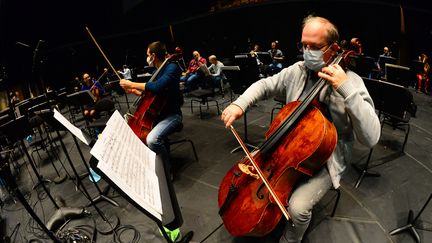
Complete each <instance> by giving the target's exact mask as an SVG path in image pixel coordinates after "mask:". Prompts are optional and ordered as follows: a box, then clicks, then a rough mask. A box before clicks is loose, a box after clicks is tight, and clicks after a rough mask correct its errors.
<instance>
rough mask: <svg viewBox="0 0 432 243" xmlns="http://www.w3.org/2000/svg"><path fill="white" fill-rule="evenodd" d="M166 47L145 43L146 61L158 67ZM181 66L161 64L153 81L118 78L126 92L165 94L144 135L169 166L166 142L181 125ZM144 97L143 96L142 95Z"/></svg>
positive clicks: (152, 148)
mask: <svg viewBox="0 0 432 243" xmlns="http://www.w3.org/2000/svg"><path fill="white" fill-rule="evenodd" d="M166 53H167V50H166V47H165V44H163V43H162V42H160V41H156V42H153V43H151V44H150V45H148V48H147V63H148V65H149V66H154V67H155V68H159V67H160V66H161V65H162V63H163V62H164V61H165V58H166ZM180 73H181V71H180V68H179V66H178V65H177V64H176V63H174V62H169V63H166V64H165V65H164V67H163V68H162V70H161V71H160V73H159V74H158V76H157V77H156V78H155V79H154V80H153V82H148V83H137V82H132V81H130V80H126V79H121V80H120V86H121V87H122V88H123V89H124V90H125V91H126V92H129V93H134V94H136V95H141V94H142V92H143V91H144V90H146V91H149V92H151V93H153V94H155V95H161V94H163V95H164V96H165V97H166V99H167V100H166V101H165V106H164V108H163V110H162V111H161V112H160V115H159V117H157V118H156V121H154V123H153V125H154V126H153V128H152V130H151V131H150V133H149V134H148V135H147V141H146V143H147V146H148V147H149V148H150V149H151V150H153V151H154V152H156V153H157V154H160V155H161V156H162V159H163V160H164V162H165V164H166V165H167V166H169V163H167V162H168V160H169V156H168V147H167V144H166V141H167V138H168V136H169V135H170V134H172V133H174V132H176V131H177V130H178V129H179V128H180V127H181V125H182V112H181V109H180V107H181V105H182V102H181V101H182V96H181V93H180V89H179V79H180ZM144 99H145V96H144Z"/></svg>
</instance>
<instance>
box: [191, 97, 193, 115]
mask: <svg viewBox="0 0 432 243" xmlns="http://www.w3.org/2000/svg"><path fill="white" fill-rule="evenodd" d="M191 113H192V114H193V99H191Z"/></svg>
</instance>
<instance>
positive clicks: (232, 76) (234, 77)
mask: <svg viewBox="0 0 432 243" xmlns="http://www.w3.org/2000/svg"><path fill="white" fill-rule="evenodd" d="M227 63H230V62H227ZM224 65H226V66H224V67H222V68H221V69H222V71H223V72H224V74H225V77H226V82H227V83H229V85H230V100H231V102H232V101H233V90H232V88H231V85H233V84H235V83H236V82H239V80H240V79H241V77H240V67H239V66H228V65H227V64H225V62H224Z"/></svg>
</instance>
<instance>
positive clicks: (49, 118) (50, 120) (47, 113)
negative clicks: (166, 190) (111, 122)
mask: <svg viewBox="0 0 432 243" xmlns="http://www.w3.org/2000/svg"><path fill="white" fill-rule="evenodd" d="M38 115H40V116H41V117H42V119H44V121H45V122H46V123H47V124H48V125H49V126H50V127H51V128H52V129H53V130H55V132H56V134H57V137H58V139H59V140H60V144H61V147H62V149H63V152H64V153H65V155H66V158H67V160H68V162H69V164H70V166H71V168H72V170H73V171H74V172H76V169H75V166H74V165H73V163H72V160H71V159H70V156H69V153H68V151H67V149H66V146H65V145H64V143H63V139H62V137H61V136H60V131H68V132H70V131H69V130H68V129H67V128H66V127H65V126H64V125H63V124H61V123H60V122H59V121H58V120H56V119H55V118H54V112H53V111H52V110H42V111H40V112H39V114H38ZM82 132H83V134H84V135H85V137H86V140H87V143H88V144H90V145H91V144H94V141H93V139H92V138H91V136H90V135H88V134H87V133H85V132H84V131H82ZM70 133H71V135H72V138H73V140H74V143H75V146H76V148H77V150H78V153H79V155H80V157H81V160H82V162H83V164H84V167H85V168H86V170H87V173H85V176H87V175H88V174H89V175H90V177H91V179H92V180H91V181H92V182H93V184H94V185H95V187H96V190H97V191H98V193H99V195H98V196H96V197H95V198H93V199H92V198H91V197H88V199H89V201H90V202H89V204H88V205H87V206H89V205H90V204H95V203H97V202H100V201H102V200H105V201H107V202H108V203H110V204H112V205H114V206H116V207H118V206H119V204H118V203H117V202H116V201H115V200H113V199H111V198H109V197H108V196H106V195H104V193H102V190H101V189H100V187H99V185H98V184H97V182H96V180H95V178H94V177H93V174H92V173H91V172H90V168H89V166H88V165H87V162H86V159H85V158H84V155H83V152H82V150H81V147H80V146H79V144H78V141H77V139H76V137H75V136H74V134H73V133H72V132H70ZM74 174H75V177H76V178H77V184H76V186H77V188H78V187H79V186H80V185H81V186H82V187H84V184H83V183H82V177H83V175H78V174H77V173H74ZM106 191H107V190H106Z"/></svg>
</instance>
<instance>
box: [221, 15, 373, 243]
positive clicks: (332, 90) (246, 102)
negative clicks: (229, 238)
mask: <svg viewBox="0 0 432 243" xmlns="http://www.w3.org/2000/svg"><path fill="white" fill-rule="evenodd" d="M338 38H339V34H338V30H337V29H336V27H335V26H334V25H333V24H332V23H331V22H330V21H329V20H327V19H325V18H321V17H313V16H308V17H306V18H305V19H304V21H303V31H302V37H301V44H302V46H303V58H304V61H299V62H296V63H294V64H293V65H291V66H289V67H287V68H284V69H283V70H282V71H281V72H279V73H278V74H275V75H273V76H272V77H268V78H265V79H261V80H259V81H257V82H255V83H254V84H252V85H251V86H250V87H249V88H248V89H247V90H246V91H245V92H244V93H243V95H241V96H240V97H239V98H238V99H237V100H236V101H234V102H233V103H232V104H231V105H229V106H228V107H227V108H226V109H225V110H224V111H223V112H222V115H221V119H222V120H223V122H224V123H225V126H227V127H228V126H230V125H231V124H232V123H233V122H234V121H235V120H237V119H239V118H240V117H241V116H243V115H244V113H245V111H246V109H247V108H248V107H250V106H251V105H253V104H254V103H255V102H257V101H258V100H260V99H264V98H266V97H270V96H271V95H275V94H278V93H280V92H282V91H284V92H285V94H286V102H287V103H289V102H293V101H297V100H302V99H303V97H304V96H305V94H307V93H308V92H309V91H310V90H311V88H312V86H313V85H314V84H315V83H316V82H317V81H318V80H319V78H323V79H325V80H326V81H327V84H326V85H325V86H324V88H323V89H322V90H321V91H320V93H319V94H318V95H317V98H318V100H319V101H320V102H322V103H324V104H325V105H326V106H327V107H328V112H329V115H328V116H329V118H330V119H331V120H332V121H333V123H334V125H335V127H336V130H337V135H338V136H337V137H338V141H337V145H336V149H335V150H334V151H333V154H332V155H331V156H330V158H328V160H327V164H326V165H324V166H323V167H322V168H321V169H320V170H318V171H317V172H316V173H315V174H314V175H313V176H312V177H307V176H306V175H305V176H304V177H303V179H302V180H300V181H299V182H298V183H297V184H296V185H295V188H294V189H293V193H292V195H291V197H290V198H289V202H288V212H289V214H290V215H291V218H292V221H293V223H294V224H291V223H287V224H286V226H285V230H284V232H283V235H282V236H281V238H280V241H279V242H280V243H286V242H298V243H300V242H301V240H302V238H303V234H304V232H305V231H306V229H307V227H308V225H309V222H310V220H311V217H312V208H313V206H314V205H315V204H316V203H318V201H319V200H320V199H321V198H322V197H323V196H324V195H325V194H326V192H327V191H328V190H329V189H330V188H331V187H335V188H338V187H339V185H340V184H339V182H340V179H341V176H342V173H343V172H344V170H345V168H346V165H347V163H348V161H349V160H350V157H351V154H352V153H351V150H352V147H353V144H354V139H357V140H358V141H359V142H360V143H361V144H363V145H365V146H366V147H369V148H371V147H373V146H374V145H375V144H376V143H377V142H378V140H379V138H380V122H379V119H378V116H377V114H376V113H375V108H374V104H373V101H372V98H371V97H370V95H369V93H368V91H367V89H366V87H365V85H364V83H363V80H362V78H361V77H359V76H358V75H357V74H355V73H354V72H352V71H350V70H346V71H345V70H344V69H343V68H342V67H341V66H340V65H339V64H333V65H330V66H327V67H325V62H324V60H323V53H325V52H327V51H328V50H329V48H330V46H331V45H332V44H334V43H337V41H338Z"/></svg>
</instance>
